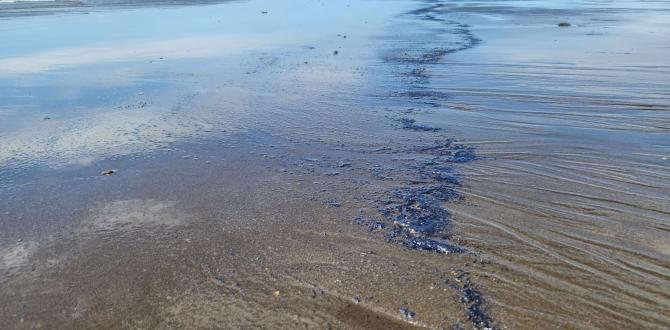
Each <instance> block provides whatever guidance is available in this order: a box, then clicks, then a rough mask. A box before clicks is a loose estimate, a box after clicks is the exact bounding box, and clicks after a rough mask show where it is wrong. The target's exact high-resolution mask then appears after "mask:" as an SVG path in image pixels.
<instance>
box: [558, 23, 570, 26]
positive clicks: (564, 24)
mask: <svg viewBox="0 0 670 330" xmlns="http://www.w3.org/2000/svg"><path fill="white" fill-rule="evenodd" d="M558 26H560V27H570V26H572V24H570V23H568V22H560V23H558Z"/></svg>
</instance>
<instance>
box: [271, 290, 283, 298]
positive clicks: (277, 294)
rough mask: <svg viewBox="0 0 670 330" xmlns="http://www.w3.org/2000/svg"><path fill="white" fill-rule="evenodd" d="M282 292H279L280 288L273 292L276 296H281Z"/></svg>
mask: <svg viewBox="0 0 670 330" xmlns="http://www.w3.org/2000/svg"><path fill="white" fill-rule="evenodd" d="M280 294H281V293H280V292H279V290H277V291H275V292H273V293H272V295H273V296H275V297H277V298H279V295H280Z"/></svg>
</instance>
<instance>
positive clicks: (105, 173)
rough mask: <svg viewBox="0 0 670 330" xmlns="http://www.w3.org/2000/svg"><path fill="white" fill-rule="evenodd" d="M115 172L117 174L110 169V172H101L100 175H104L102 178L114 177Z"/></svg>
mask: <svg viewBox="0 0 670 330" xmlns="http://www.w3.org/2000/svg"><path fill="white" fill-rule="evenodd" d="M116 172H117V170H113V169H112V170H105V171H102V172H101V173H100V175H104V176H112V175H114V174H115V173H116Z"/></svg>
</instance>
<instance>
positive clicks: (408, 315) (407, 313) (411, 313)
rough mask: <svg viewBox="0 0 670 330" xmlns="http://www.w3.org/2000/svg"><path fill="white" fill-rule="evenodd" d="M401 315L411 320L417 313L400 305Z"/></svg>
mask: <svg viewBox="0 0 670 330" xmlns="http://www.w3.org/2000/svg"><path fill="white" fill-rule="evenodd" d="M400 315H401V316H402V317H403V318H405V319H407V320H411V319H413V318H414V317H415V316H416V313H415V312H414V311H412V310H410V309H408V308H405V307H400Z"/></svg>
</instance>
